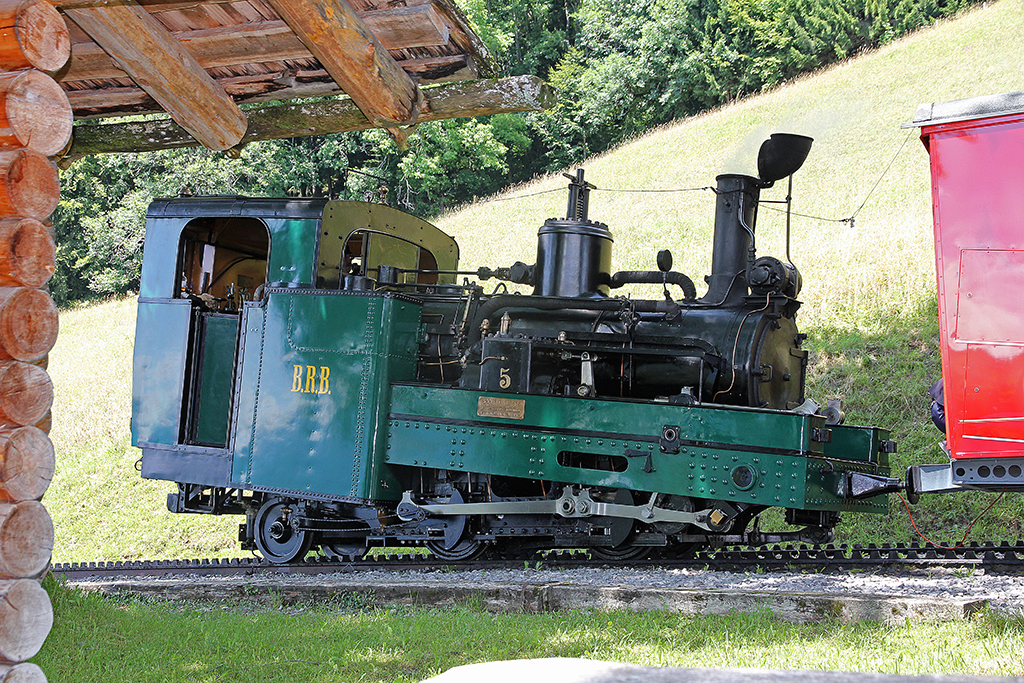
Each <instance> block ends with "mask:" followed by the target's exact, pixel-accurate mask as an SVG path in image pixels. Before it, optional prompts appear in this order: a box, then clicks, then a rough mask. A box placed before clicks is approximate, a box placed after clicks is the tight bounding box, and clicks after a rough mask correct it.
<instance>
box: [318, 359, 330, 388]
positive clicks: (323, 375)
mask: <svg viewBox="0 0 1024 683" xmlns="http://www.w3.org/2000/svg"><path fill="white" fill-rule="evenodd" d="M330 376H331V369H330V368H328V367H325V366H323V365H321V366H320V389H319V390H318V391H317V392H316V393H318V394H329V393H331V383H330V380H329V379H328V378H329V377H330Z"/></svg>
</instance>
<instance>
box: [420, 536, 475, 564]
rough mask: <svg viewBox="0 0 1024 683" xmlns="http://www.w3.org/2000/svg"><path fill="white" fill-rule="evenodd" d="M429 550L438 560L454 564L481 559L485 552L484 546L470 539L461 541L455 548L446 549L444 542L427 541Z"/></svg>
mask: <svg viewBox="0 0 1024 683" xmlns="http://www.w3.org/2000/svg"><path fill="white" fill-rule="evenodd" d="M427 550H429V551H430V552H431V554H432V555H434V556H435V557H437V558H440V559H442V560H451V561H452V562H466V561H468V560H472V559H474V558H476V557H479V556H480V555H481V554H483V552H484V544H483V543H481V542H480V541H471V540H469V539H466V540H463V541H459V542H458V543H456V544H455V547H453V548H445V547H444V543H443V542H438V541H427Z"/></svg>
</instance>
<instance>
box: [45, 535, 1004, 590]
mask: <svg viewBox="0 0 1024 683" xmlns="http://www.w3.org/2000/svg"><path fill="white" fill-rule="evenodd" d="M452 567H455V568H457V569H464V570H475V569H516V568H520V569H521V568H524V567H531V568H537V567H543V568H545V569H579V568H589V567H623V568H625V567H630V568H657V567H661V568H665V569H677V568H698V569H702V568H707V569H711V570H718V571H734V572H735V571H751V570H776V571H779V570H789V571H808V572H810V571H813V572H842V571H849V570H852V569H857V570H861V571H887V572H892V571H907V570H926V569H970V570H984V571H985V572H986V573H998V574H1020V573H1024V541H1020V540H1018V541H1017V542H1015V543H1010V542H1008V541H1003V542H1001V543H998V544H996V543H971V544H970V545H966V546H963V547H960V548H957V549H955V550H948V549H941V548H935V547H931V546H922V545H908V544H903V543H896V544H892V545H888V544H883V545H875V544H869V545H833V544H828V545H818V546H808V545H800V546H793V545H787V546H770V547H758V548H749V547H725V548H717V549H707V550H701V551H698V552H696V553H694V554H693V555H691V556H689V557H685V558H679V557H666V556H657V555H652V556H651V557H647V558H644V559H641V560H637V559H633V560H608V559H599V558H595V557H592V556H591V555H590V554H589V553H587V552H573V551H544V552H537V553H535V554H532V555H519V556H516V557H502V556H498V557H487V558H484V559H477V560H471V561H466V562H457V563H456V562H451V561H449V560H439V559H438V558H434V557H431V556H430V555H425V554H383V555H372V556H368V557H364V558H359V559H347V560H328V559H326V558H323V557H316V558H307V559H306V560H305V561H303V562H296V563H292V564H284V565H278V564H272V563H270V562H267V561H265V560H263V559H260V558H256V557H253V558H241V559H238V558H233V559H194V560H157V561H136V562H82V563H78V562H73V563H66V564H55V565H53V566H52V567H51V571H52V573H53V574H55V575H59V576H65V577H67V579H68V580H69V581H79V580H89V579H103V578H118V577H158V576H169V575H175V574H189V575H195V576H244V575H250V574H257V573H280V574H319V573H332V572H359V571H370V570H384V571H392V570H394V571H398V570H409V569H418V570H424V571H429V570H440V569H446V570H447V569H451V568H452Z"/></svg>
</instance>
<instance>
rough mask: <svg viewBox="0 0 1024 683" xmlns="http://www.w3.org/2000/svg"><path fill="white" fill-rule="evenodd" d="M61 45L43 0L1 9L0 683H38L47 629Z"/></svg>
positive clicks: (64, 53) (63, 132)
mask: <svg viewBox="0 0 1024 683" xmlns="http://www.w3.org/2000/svg"><path fill="white" fill-rule="evenodd" d="M69 56H70V39H69V36H68V31H67V27H66V26H65V24H64V20H63V18H62V17H61V16H60V14H58V12H57V10H56V9H55V8H54V7H53V6H52V5H51V4H50V3H49V2H48V0H0V683H2V681H7V680H11V681H13V680H19V681H22V680H23V681H34V682H38V681H45V680H46V676H45V675H44V673H43V671H42V670H41V669H39V667H37V666H36V665H34V664H31V663H27V662H26V660H28V659H30V658H31V657H33V656H34V655H35V654H36V653H37V652H38V651H39V649H40V648H41V647H42V645H43V641H44V640H45V639H46V636H47V635H48V634H49V632H50V628H51V627H52V625H53V611H52V608H51V605H50V600H49V597H48V596H47V594H46V591H45V590H43V588H42V587H41V586H40V584H39V580H40V579H41V578H42V576H43V575H44V574H45V573H46V571H47V568H48V567H49V563H50V557H51V554H52V552H53V523H52V522H51V520H50V516H49V514H48V513H47V511H46V508H45V506H44V505H43V504H42V502H40V501H41V499H42V498H43V494H44V493H45V492H46V489H47V487H48V486H49V485H50V480H51V479H52V478H53V470H54V452H53V443H52V442H51V441H50V438H49V436H48V432H49V424H50V405H51V403H52V401H53V385H52V383H51V381H50V377H49V374H48V373H47V371H46V359H47V354H48V353H49V351H50V349H51V348H52V347H53V344H54V342H55V341H56V339H57V309H56V307H55V306H54V304H53V300H52V299H51V298H50V294H49V291H48V289H47V287H46V285H47V282H48V281H49V279H50V277H51V276H52V275H53V269H54V258H55V248H54V243H53V235H52V232H51V231H50V230H48V229H47V227H46V226H45V225H44V224H43V221H46V220H47V218H48V217H49V215H50V214H51V213H52V212H53V210H54V209H55V208H56V206H57V201H58V199H59V196H60V188H59V182H58V176H57V168H56V166H55V165H54V163H53V161H52V160H51V159H50V157H52V156H53V155H55V154H57V153H58V152H60V151H61V150H62V149H64V148H65V147H66V146H67V144H68V141H69V140H70V136H71V124H72V114H71V106H70V104H69V103H68V99H67V95H65V94H64V91H63V90H62V89H61V88H60V86H58V85H57V83H56V82H55V81H54V80H53V78H52V77H51V76H50V75H49V73H48V72H53V71H56V70H58V69H60V68H61V67H63V66H64V64H65V63H66V62H67V60H68V57H69Z"/></svg>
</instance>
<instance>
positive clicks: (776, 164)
mask: <svg viewBox="0 0 1024 683" xmlns="http://www.w3.org/2000/svg"><path fill="white" fill-rule="evenodd" d="M812 142H814V138H809V137H807V136H806V135H795V134H793V133H772V134H771V136H770V137H769V138H768V139H767V140H765V141H764V142H763V143H761V151H760V152H758V153H757V175H758V176H759V177H760V178H761V180H762V181H764V182H766V183H774V182H775V181H776V180H782V179H783V178H785V177H786V176H789V175H793V174H794V173H796V172H797V170H798V169H799V168H800V167H801V166H803V163H804V160H806V159H807V154H808V153H809V152H810V151H811V143H812Z"/></svg>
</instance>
